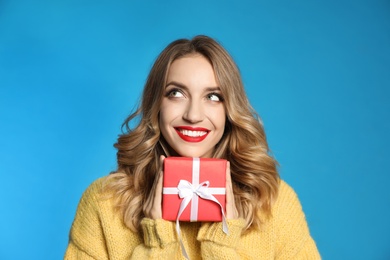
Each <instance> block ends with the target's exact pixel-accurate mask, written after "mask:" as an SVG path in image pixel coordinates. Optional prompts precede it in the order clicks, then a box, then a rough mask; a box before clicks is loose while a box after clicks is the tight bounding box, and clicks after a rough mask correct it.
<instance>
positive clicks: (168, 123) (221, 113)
mask: <svg viewBox="0 0 390 260" xmlns="http://www.w3.org/2000/svg"><path fill="white" fill-rule="evenodd" d="M225 120H226V113H225V108H224V105H223V97H222V94H221V90H220V88H219V87H218V84H217V82H216V80H215V75H214V70H213V67H212V66H211V64H210V62H209V61H208V60H207V59H206V58H205V57H203V56H201V55H191V56H185V57H182V58H179V59H177V60H175V61H174V62H173V63H172V64H171V67H170V69H169V71H168V79H167V84H166V86H165V89H164V97H163V99H162V103H161V107H160V118H159V121H160V130H161V133H162V135H163V136H164V138H165V140H166V141H167V143H168V144H169V146H170V148H171V152H173V153H174V154H178V155H180V156H185V157H211V156H212V153H213V151H214V148H215V145H216V144H217V143H218V142H219V140H221V138H222V135H223V132H224V129H225Z"/></svg>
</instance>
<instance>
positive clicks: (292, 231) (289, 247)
mask: <svg viewBox="0 0 390 260" xmlns="http://www.w3.org/2000/svg"><path fill="white" fill-rule="evenodd" d="M273 217H274V221H275V230H276V236H277V237H276V241H277V244H276V259H297V260H298V259H321V257H320V254H319V252H318V250H317V247H316V244H315V242H314V240H313V239H312V237H311V236H310V232H309V228H308V225H307V222H306V219H305V215H304V213H303V211H302V206H301V204H300V202H299V200H298V197H297V195H296V193H295V192H294V190H293V189H292V188H291V187H290V186H288V185H287V184H286V183H285V182H283V181H282V182H281V185H280V191H279V197H278V199H277V202H276V204H275V205H274V210H273Z"/></svg>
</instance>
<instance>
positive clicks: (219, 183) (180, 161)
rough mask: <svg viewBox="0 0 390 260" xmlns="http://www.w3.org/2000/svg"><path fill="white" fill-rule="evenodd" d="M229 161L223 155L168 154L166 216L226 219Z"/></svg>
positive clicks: (164, 213)
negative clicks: (224, 216) (217, 156)
mask: <svg viewBox="0 0 390 260" xmlns="http://www.w3.org/2000/svg"><path fill="white" fill-rule="evenodd" d="M226 165H227V161H226V160H223V159H211V158H187V157H168V158H165V160H164V178H163V199H162V217H163V219H165V220H176V221H178V220H180V221H214V222H215V221H222V219H223V214H224V212H225V204H226V188H225V186H226Z"/></svg>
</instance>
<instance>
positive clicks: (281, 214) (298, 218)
mask: <svg viewBox="0 0 390 260" xmlns="http://www.w3.org/2000/svg"><path fill="white" fill-rule="evenodd" d="M272 217H273V219H274V221H275V224H277V225H279V226H280V227H283V226H284V225H291V224H292V223H296V224H298V225H305V223H306V220H305V214H304V212H303V210H302V205H301V202H300V201H299V198H298V195H297V193H296V192H295V191H294V189H293V188H292V187H291V186H290V185H289V184H287V183H286V182H285V181H283V180H281V181H280V184H279V192H278V196H277V198H276V201H275V203H274V205H273V207H272ZM283 228H284V227H283Z"/></svg>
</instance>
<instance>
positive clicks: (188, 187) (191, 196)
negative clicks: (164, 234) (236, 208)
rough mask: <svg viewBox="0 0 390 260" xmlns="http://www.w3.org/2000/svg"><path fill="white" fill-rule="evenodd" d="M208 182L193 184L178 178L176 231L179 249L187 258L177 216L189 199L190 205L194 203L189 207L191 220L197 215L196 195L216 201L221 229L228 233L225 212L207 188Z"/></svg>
mask: <svg viewBox="0 0 390 260" xmlns="http://www.w3.org/2000/svg"><path fill="white" fill-rule="evenodd" d="M209 185H210V182H209V181H204V182H202V183H200V184H199V185H197V186H195V185H193V184H192V183H190V182H189V181H186V180H180V182H179V185H178V186H177V189H178V190H179V197H180V198H181V199H183V200H182V202H181V203H180V208H179V213H178V214H177V218H176V232H177V234H178V236H179V239H180V245H181V249H182V251H183V255H184V256H185V257H186V258H187V259H189V258H188V255H187V252H186V250H185V248H184V245H183V242H182V240H181V235H180V224H179V218H180V216H181V214H182V213H183V211H184V209H185V208H186V207H187V206H188V204H189V203H190V201H191V200H193V202H192V205H195V206H193V207H192V208H191V221H193V220H196V218H197V215H198V207H197V206H198V203H197V202H198V197H201V198H202V199H205V200H211V201H213V202H215V203H217V204H218V205H219V206H220V208H221V213H222V230H223V232H225V234H229V231H228V227H227V224H226V218H225V212H224V211H223V207H222V205H221V203H219V201H218V200H217V199H216V198H215V197H214V196H213V195H212V194H211V192H210V189H209Z"/></svg>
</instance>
